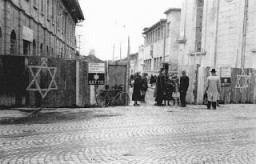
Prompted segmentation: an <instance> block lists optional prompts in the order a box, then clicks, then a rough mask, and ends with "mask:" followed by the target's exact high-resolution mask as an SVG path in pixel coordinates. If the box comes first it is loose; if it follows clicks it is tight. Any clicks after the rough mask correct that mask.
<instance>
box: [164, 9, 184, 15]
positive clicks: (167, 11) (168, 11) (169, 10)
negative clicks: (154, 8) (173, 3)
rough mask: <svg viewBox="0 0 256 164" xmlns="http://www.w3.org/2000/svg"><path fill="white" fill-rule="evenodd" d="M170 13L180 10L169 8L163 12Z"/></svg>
mask: <svg viewBox="0 0 256 164" xmlns="http://www.w3.org/2000/svg"><path fill="white" fill-rule="evenodd" d="M171 11H181V8H169V9H168V10H166V11H165V12H164V14H169V13H170V12H171Z"/></svg>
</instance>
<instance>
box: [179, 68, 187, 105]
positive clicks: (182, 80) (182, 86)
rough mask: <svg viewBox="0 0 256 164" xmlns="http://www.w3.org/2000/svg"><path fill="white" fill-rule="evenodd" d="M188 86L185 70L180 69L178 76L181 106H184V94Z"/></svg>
mask: <svg viewBox="0 0 256 164" xmlns="http://www.w3.org/2000/svg"><path fill="white" fill-rule="evenodd" d="M188 87H189V77H188V76H187V75H186V71H182V76H181V77H180V88H179V89H180V103H181V107H186V95H187V90H188Z"/></svg>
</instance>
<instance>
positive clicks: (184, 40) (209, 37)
mask: <svg viewBox="0 0 256 164" xmlns="http://www.w3.org/2000/svg"><path fill="white" fill-rule="evenodd" d="M255 11H256V5H255V0H242V1H241V0H194V1H191V0H183V6H182V17H181V28H180V38H179V40H178V41H179V42H180V55H179V65H196V64H198V65H201V66H209V67H235V68H256V46H255V43H256V30H255V27H256V23H255V22H256V19H255Z"/></svg>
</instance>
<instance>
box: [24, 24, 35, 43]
mask: <svg viewBox="0 0 256 164" xmlns="http://www.w3.org/2000/svg"><path fill="white" fill-rule="evenodd" d="M22 38H23V40H26V41H29V42H33V30H31V29H30V28H28V27H27V26H23V28H22Z"/></svg>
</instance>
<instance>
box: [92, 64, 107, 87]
mask: <svg viewBox="0 0 256 164" xmlns="http://www.w3.org/2000/svg"><path fill="white" fill-rule="evenodd" d="M88 67H89V68H88V84H89V85H104V84H105V63H89V65H88Z"/></svg>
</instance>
